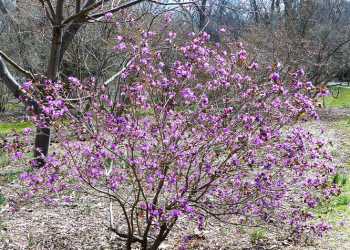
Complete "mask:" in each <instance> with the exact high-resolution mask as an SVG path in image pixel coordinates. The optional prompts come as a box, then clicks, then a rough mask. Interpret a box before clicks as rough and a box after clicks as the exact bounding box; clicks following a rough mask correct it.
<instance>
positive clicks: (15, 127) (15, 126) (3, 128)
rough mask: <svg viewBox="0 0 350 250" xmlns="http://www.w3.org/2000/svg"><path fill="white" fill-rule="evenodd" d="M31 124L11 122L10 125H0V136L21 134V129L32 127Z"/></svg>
mask: <svg viewBox="0 0 350 250" xmlns="http://www.w3.org/2000/svg"><path fill="white" fill-rule="evenodd" d="M32 126H33V125H32V123H31V122H27V121H25V122H13V123H12V122H11V123H0V135H7V134H9V133H11V132H22V131H23V129H25V128H28V127H32Z"/></svg>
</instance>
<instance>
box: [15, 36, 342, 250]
mask: <svg viewBox="0 0 350 250" xmlns="http://www.w3.org/2000/svg"><path fill="white" fill-rule="evenodd" d="M141 37H142V39H141V40H140V41H138V42H136V41H132V40H131V39H126V38H124V37H122V36H118V37H117V39H116V40H117V45H116V48H115V49H116V50H117V51H118V53H122V52H124V53H126V54H128V55H129V56H130V55H131V57H132V60H131V61H130V63H129V64H128V66H127V67H126V68H125V69H124V71H123V72H122V74H121V78H120V79H118V80H117V81H119V82H118V84H119V85H118V86H120V85H121V86H120V91H121V92H120V95H119V97H118V98H112V95H111V94H110V93H111V92H112V91H113V89H115V88H112V87H111V88H109V87H108V86H104V85H103V86H102V87H101V86H99V85H98V84H97V83H95V82H93V83H90V84H83V83H80V82H79V81H78V80H77V79H75V78H71V79H70V84H71V85H72V86H73V87H74V89H81V90H82V91H84V92H85V93H88V96H89V98H88V99H87V100H85V101H80V102H79V107H81V106H82V105H86V107H88V108H84V109H82V110H83V111H82V112H80V114H79V117H77V115H76V113H77V112H76V110H74V111H75V112H73V111H71V112H68V109H67V108H66V107H67V106H66V104H67V100H66V99H64V102H63V99H62V95H60V94H59V93H61V92H64V88H63V87H61V88H60V87H57V88H56V89H57V90H59V91H55V95H51V96H49V97H46V101H45V104H46V105H45V107H44V108H43V110H44V113H45V116H48V117H52V119H54V120H56V119H57V118H59V117H62V116H66V117H67V118H69V119H68V120H69V122H67V119H66V120H65V122H63V123H62V124H63V125H62V126H64V127H65V129H62V128H61V130H60V131H59V132H58V133H59V136H60V141H59V146H57V148H59V149H58V150H57V152H53V153H52V154H51V155H50V156H49V157H48V158H47V159H46V164H45V166H44V167H43V168H41V169H38V170H36V171H35V172H30V173H28V174H23V175H22V179H23V181H24V182H25V183H27V184H28V186H29V187H30V192H31V193H32V194H33V195H34V194H36V193H40V192H46V193H47V194H48V195H50V193H51V194H57V192H61V191H64V190H67V189H68V190H70V189H74V190H82V189H84V190H85V189H91V191H94V192H98V193H100V194H102V195H104V196H107V197H109V198H110V199H111V200H112V201H113V202H114V203H115V204H117V205H118V206H119V207H120V208H121V210H122V211H123V214H124V221H123V222H124V225H125V227H122V228H121V229H115V230H114V231H115V232H116V233H117V235H118V236H119V237H122V238H126V240H129V241H130V242H138V243H140V244H141V245H143V246H145V245H146V246H147V244H148V245H152V244H155V245H157V244H160V242H161V241H162V240H164V239H165V238H166V237H167V235H168V233H169V231H171V230H172V228H173V227H174V225H176V222H177V221H178V220H188V221H191V222H196V223H197V225H198V228H199V229H203V228H204V225H205V223H204V222H205V220H206V219H208V218H210V217H213V218H217V219H223V220H227V221H231V220H236V221H237V220H239V221H240V222H241V224H242V225H260V224H270V225H273V226H278V227H281V228H288V229H290V230H292V231H293V232H295V233H296V234H298V235H300V234H301V233H303V232H304V231H312V232H314V233H315V234H317V235H319V234H321V232H323V231H325V230H326V229H328V227H327V226H325V225H323V224H319V225H313V224H312V223H311V222H310V221H312V214H311V213H309V212H306V211H307V210H308V209H309V208H314V207H315V206H317V205H318V204H319V203H320V202H322V201H323V200H325V199H329V198H330V197H331V196H333V195H337V194H338V192H339V190H338V189H337V187H335V186H333V185H332V184H330V183H329V176H330V175H332V173H333V172H334V167H333V166H332V164H331V156H330V155H329V153H328V152H327V150H326V149H325V142H323V141H321V140H319V139H317V138H315V137H314V136H313V135H312V134H310V132H308V131H306V130H305V129H303V128H301V127H299V126H297V125H294V124H295V122H296V121H301V122H302V120H304V119H307V118H317V114H316V111H315V108H314V105H313V100H312V98H311V93H310V91H311V92H312V91H314V88H313V86H312V84H311V83H310V82H308V81H306V80H305V79H304V73H303V71H302V70H298V71H296V72H281V71H280V68H278V67H277V68H276V67H269V68H267V69H266V68H263V67H260V66H259V64H258V63H257V62H255V61H250V59H249V55H248V53H247V52H246V51H245V50H244V48H243V46H242V45H241V44H234V43H228V44H220V45H218V44H216V45H211V43H210V36H209V35H208V34H206V33H202V34H200V35H197V36H194V35H193V34H190V35H189V38H187V41H186V42H183V43H180V44H178V42H176V41H175V37H176V35H175V34H174V33H171V34H170V33H169V34H167V35H166V37H164V38H162V34H156V33H153V32H152V33H150V32H146V33H144V34H143V35H142V36H141ZM169 39H170V40H172V46H170V47H169ZM127 41H128V42H127ZM155 41H157V43H155ZM162 41H163V42H162ZM154 44H156V45H154ZM55 84H57V83H55ZM55 84H52V85H55ZM74 105H75V106H77V104H76V103H71V104H70V106H69V107H70V110H72V108H71V107H73V106H74ZM77 109H78V108H77ZM79 110H80V109H79ZM285 127H288V129H284V128H285ZM73 132H74V135H73ZM76 135H78V136H76ZM120 230H121V231H120ZM150 235H153V239H154V238H155V239H156V240H155V241H152V240H150ZM152 249H153V248H152Z"/></svg>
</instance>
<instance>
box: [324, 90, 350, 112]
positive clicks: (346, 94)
mask: <svg viewBox="0 0 350 250" xmlns="http://www.w3.org/2000/svg"><path fill="white" fill-rule="evenodd" d="M330 91H331V92H332V93H333V95H334V97H333V96H332V95H330V96H327V97H325V99H324V102H325V105H326V108H350V88H346V87H331V88H330ZM338 91H339V95H337V93H338Z"/></svg>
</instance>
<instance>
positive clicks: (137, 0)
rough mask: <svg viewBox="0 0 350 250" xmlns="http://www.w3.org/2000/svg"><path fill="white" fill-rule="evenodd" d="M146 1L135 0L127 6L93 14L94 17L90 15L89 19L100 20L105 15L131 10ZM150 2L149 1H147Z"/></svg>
mask: <svg viewBox="0 0 350 250" xmlns="http://www.w3.org/2000/svg"><path fill="white" fill-rule="evenodd" d="M144 1H146V0H135V1H132V2H129V3H126V4H123V5H120V6H118V7H115V8H112V9H109V10H107V11H104V12H100V13H96V14H93V15H90V16H89V18H92V19H96V18H99V17H103V16H104V15H106V13H109V12H110V13H114V12H118V11H121V10H123V9H126V8H129V7H132V6H134V5H136V4H139V3H141V2H144ZM147 1H148V0H147Z"/></svg>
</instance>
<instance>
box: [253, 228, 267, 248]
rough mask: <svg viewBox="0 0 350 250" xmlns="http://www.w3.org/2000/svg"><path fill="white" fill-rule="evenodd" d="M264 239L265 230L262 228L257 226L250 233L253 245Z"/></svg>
mask: <svg viewBox="0 0 350 250" xmlns="http://www.w3.org/2000/svg"><path fill="white" fill-rule="evenodd" d="M264 239H266V230H265V229H264V228H258V229H256V230H254V231H253V232H252V234H251V235H250V241H251V243H252V244H253V245H256V244H258V243H259V241H261V240H264Z"/></svg>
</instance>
